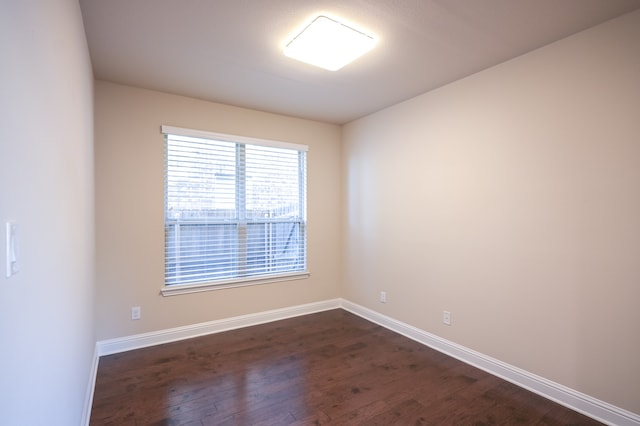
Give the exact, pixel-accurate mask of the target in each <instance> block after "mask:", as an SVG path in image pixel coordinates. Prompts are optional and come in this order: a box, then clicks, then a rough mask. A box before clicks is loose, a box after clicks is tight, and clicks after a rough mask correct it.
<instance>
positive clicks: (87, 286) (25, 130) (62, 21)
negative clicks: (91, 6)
mask: <svg viewBox="0 0 640 426" xmlns="http://www.w3.org/2000/svg"><path fill="white" fill-rule="evenodd" d="M0 52H2V59H0V62H1V65H0V132H1V137H0V194H1V196H0V226H1V228H0V238H1V241H2V243H1V244H0V259H2V263H0V270H1V272H0V423H1V424H3V425H7V426H10V425H20V426H22V425H78V424H81V418H82V415H83V408H84V402H85V395H86V392H87V389H88V385H89V376H90V371H91V365H92V357H93V353H94V348H95V339H94V334H93V328H94V327H93V325H94V324H93V247H94V241H93V75H92V72H91V64H90V61H89V52H88V49H87V44H86V39H85V35H84V30H83V26H82V16H81V14H80V8H79V6H78V2H77V0H41V1H37V0H28V1H3V2H1V3H0ZM9 220H11V221H15V222H16V223H17V224H18V227H19V229H18V261H19V263H20V268H21V269H20V272H19V273H18V274H17V275H15V276H13V277H11V278H8V279H7V278H5V264H4V259H5V254H6V253H5V245H4V238H5V236H4V234H5V230H4V224H5V222H6V221H9Z"/></svg>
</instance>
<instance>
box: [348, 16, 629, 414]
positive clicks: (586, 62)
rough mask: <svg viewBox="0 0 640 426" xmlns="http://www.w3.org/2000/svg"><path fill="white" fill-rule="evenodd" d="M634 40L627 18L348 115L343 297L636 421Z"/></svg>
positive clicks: (624, 17)
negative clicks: (383, 295)
mask: <svg viewBox="0 0 640 426" xmlns="http://www.w3.org/2000/svg"><path fill="white" fill-rule="evenodd" d="M639 46H640V11H637V12H635V13H632V14H629V15H626V16H623V17H621V18H619V19H616V20H613V21H610V22H607V23H605V24H603V25H600V26H598V27H595V28H592V29H590V30H587V31H585V32H582V33H579V34H577V35H575V36H573V37H570V38H567V39H564V40H562V41H559V42H557V43H554V44H551V45H549V46H546V47H544V48H542V49H539V50H537V51H534V52H531V53H529V54H526V55H524V56H521V57H519V58H516V59H514V60H512V61H509V62H507V63H504V64H501V65H499V66H496V67H493V68H491V69H488V70H485V71H483V72H480V73H478V74H475V75H473V76H471V77H468V78H466V79H463V80H460V81H458V82H455V83H452V84H450V85H448V86H445V87H443V88H441V89H439V90H435V91H433V92H430V93H427V94H424V95H422V96H419V97H417V98H414V99H412V100H409V101H407V102H404V103H402V104H399V105H396V106H394V107H391V108H388V109H385V110H383V111H380V112H378V113H376V114H373V115H371V116H368V117H365V118H363V119H360V120H357V121H355V122H353V123H350V124H348V125H346V126H345V128H344V133H343V157H342V158H343V173H344V176H345V182H344V191H345V192H344V200H343V203H344V204H343V209H344V212H345V223H344V233H343V245H344V288H343V295H344V297H345V298H346V299H348V300H351V301H353V302H356V303H358V304H361V305H364V306H367V307H369V308H371V309H374V310H377V311H379V312H381V313H384V314H386V315H389V316H391V317H394V318H397V319H399V320H402V321H404V322H407V323H409V324H412V325H414V326H417V327H419V328H421V329H424V330H426V331H429V332H431V333H434V334H436V335H439V336H442V337H444V338H446V339H449V340H451V341H454V342H457V343H459V344H462V345H464V346H467V347H469V348H472V349H475V350H477V351H479V352H481V353H484V354H487V355H490V356H492V357H495V358H497V359H499V360H502V361H504V362H507V363H509V364H512V365H515V366H517V367H520V368H523V369H525V370H527V371H529V372H532V373H535V374H538V375H540V376H543V377H545V378H548V379H550V380H553V381H556V382H558V383H561V384H564V385H566V386H569V387H571V388H573V389H576V390H578V391H582V392H584V393H586V394H588V395H591V396H593V397H596V398H599V399H602V400H605V401H607V402H610V403H612V404H614V405H617V406H619V407H622V408H625V409H627V410H630V411H633V412H635V413H640V362H638V360H640V309H639V308H638V303H639V302H640V257H639V255H640V48H639ZM381 290H385V291H386V292H387V298H388V302H387V303H386V304H381V303H379V302H378V300H377V299H378V294H379V292H380V291H381ZM443 310H449V311H451V313H452V318H453V325H452V326H449V327H448V326H445V325H443V324H442V321H441V315H442V311H443Z"/></svg>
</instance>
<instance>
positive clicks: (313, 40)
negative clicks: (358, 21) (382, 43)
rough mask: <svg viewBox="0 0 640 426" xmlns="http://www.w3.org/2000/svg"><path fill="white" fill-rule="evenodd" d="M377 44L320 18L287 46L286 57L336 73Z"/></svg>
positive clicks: (329, 20) (357, 32)
mask: <svg viewBox="0 0 640 426" xmlns="http://www.w3.org/2000/svg"><path fill="white" fill-rule="evenodd" d="M375 44H376V40H375V39H374V38H373V37H372V36H370V35H367V34H365V33H363V32H361V31H359V30H356V29H353V28H351V27H349V26H347V25H345V24H342V23H340V22H338V21H336V20H334V19H331V18H327V17H326V16H322V15H320V16H318V17H317V18H315V19H314V20H313V22H311V23H310V24H309V25H308V26H307V27H306V28H305V29H303V30H302V31H301V32H300V33H299V34H297V35H296V36H295V37H294V38H293V39H292V40H291V41H290V42H289V43H288V44H287V45H286V47H285V48H284V54H285V55H286V56H288V57H290V58H293V59H297V60H298V61H302V62H305V63H307V64H311V65H315V66H317V67H320V68H324V69H326V70H329V71H337V70H339V69H340V68H342V67H344V66H345V65H347V64H348V63H349V62H352V61H353V60H355V59H356V58H359V57H360V56H362V55H364V54H365V53H367V52H368V51H370V50H371V49H373V47H374V46H375Z"/></svg>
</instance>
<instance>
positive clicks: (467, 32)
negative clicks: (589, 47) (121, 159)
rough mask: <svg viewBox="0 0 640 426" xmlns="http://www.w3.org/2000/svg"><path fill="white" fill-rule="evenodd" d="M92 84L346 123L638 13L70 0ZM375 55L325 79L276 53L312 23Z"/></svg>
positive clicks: (250, 0) (400, 2) (433, 0)
mask: <svg viewBox="0 0 640 426" xmlns="http://www.w3.org/2000/svg"><path fill="white" fill-rule="evenodd" d="M80 5H81V8H82V12H83V16H84V25H85V31H86V33H87V39H88V42H89V50H90V52H91V60H92V62H93V68H94V73H95V76H96V78H97V79H101V80H109V81H113V82H116V83H122V84H127V85H132V86H138V87H142V88H148V89H154V90H159V91H163V92H169V93H175V94H180V95H185V96H190V97H194V98H199V99H205V100H210V101H214V102H220V103H225V104H229V105H236V106H241V107H246V108H253V109H258V110H263V111H269V112H274V113H278V114H285V115H291V116H296V117H302V118H308V119H313V120H319V121H325V122H330V123H338V124H341V123H345V122H348V121H351V120H353V119H355V118H358V117H362V116H364V115H367V114H369V113H372V112H374V111H377V110H380V109H382V108H384V107H387V106H390V105H393V104H395V103H397V102H400V101H403V100H406V99H409V98H411V97H414V96H416V95H418V94H421V93H424V92H426V91H429V90H432V89H434V88H437V87H439V86H442V85H444V84H447V83H449V82H451V81H454V80H457V79H459V78H462V77H465V76H468V75H470V74H473V73H475V72H478V71H480V70H483V69H485V68H488V67H491V66H493V65H496V64H498V63H500V62H503V61H506V60H508V59H511V58H514V57H516V56H519V55H521V54H523V53H526V52H528V51H531V50H533V49H536V48H538V47H541V46H543V45H545V44H548V43H551V42H553V41H556V40H558V39H561V38H563V37H566V36H568V35H570V34H573V33H576V32H578V31H581V30H583V29H586V28H589V27H591V26H593V25H596V24H598V23H601V22H603V21H605V20H608V19H611V18H614V17H616V16H619V15H621V14H624V13H627V12H630V11H632V10H634V9H637V8H639V7H640V0H333V1H331V0H323V1H311V0H80ZM320 13H324V14H329V15H331V16H338V17H342V18H344V19H346V20H347V21H349V22H351V23H354V24H356V25H358V26H360V27H362V28H364V29H367V30H369V31H370V32H371V33H373V34H375V35H376V36H377V38H378V39H379V42H378V45H377V47H376V48H375V49H374V50H373V51H371V52H369V53H368V54H367V55H365V56H363V57H361V58H360V59H358V60H357V61H356V62H354V63H352V64H350V65H347V66H346V67H345V68H343V69H341V70H339V71H336V72H331V71H325V70H322V69H319V68H315V67H312V66H310V65H306V64H303V63H299V62H296V61H295V60H293V59H290V58H287V57H285V56H284V55H283V54H282V48H283V46H284V43H285V42H287V41H288V38H289V37H290V36H291V35H292V34H293V33H294V32H296V31H297V30H299V29H300V27H301V26H302V25H303V24H304V23H306V22H308V21H309V20H310V18H312V17H313V16H315V15H317V14H320Z"/></svg>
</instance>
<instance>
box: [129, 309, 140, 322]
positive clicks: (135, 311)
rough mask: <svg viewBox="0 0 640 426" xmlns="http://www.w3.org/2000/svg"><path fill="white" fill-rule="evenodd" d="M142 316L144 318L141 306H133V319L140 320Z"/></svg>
mask: <svg viewBox="0 0 640 426" xmlns="http://www.w3.org/2000/svg"><path fill="white" fill-rule="evenodd" d="M140 318H142V310H141V309H140V306H133V307H131V319H132V320H139V319H140Z"/></svg>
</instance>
